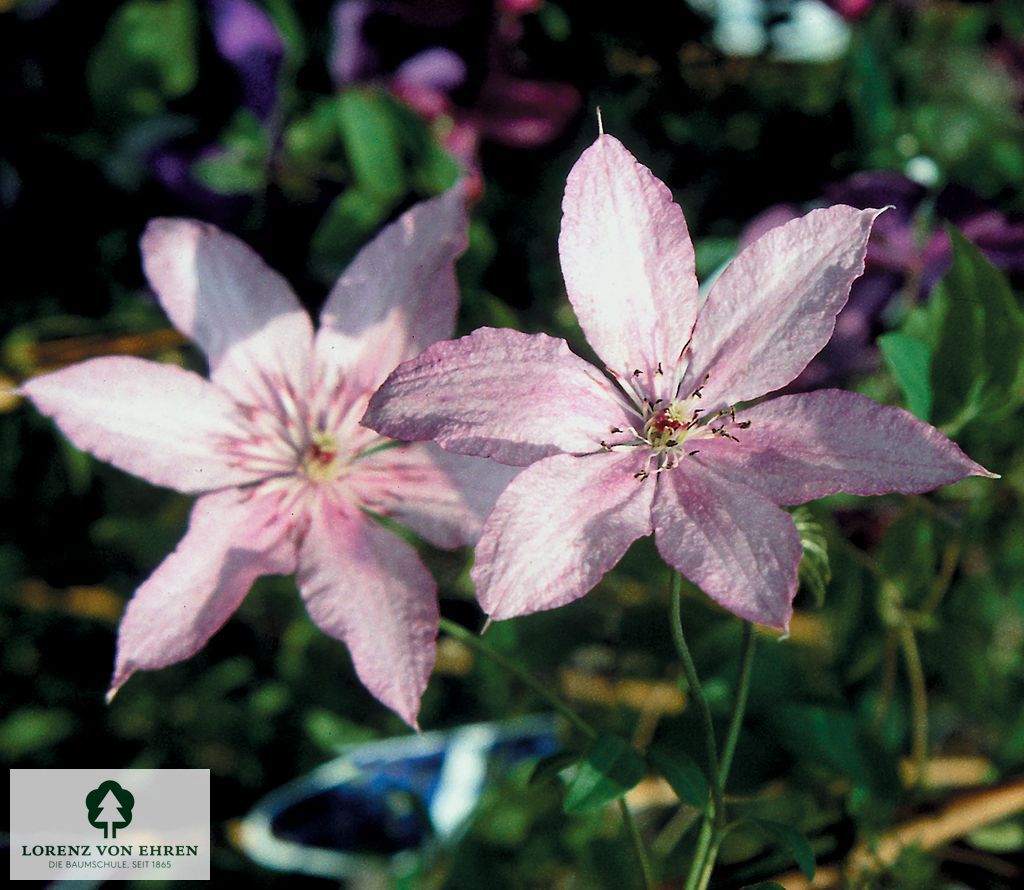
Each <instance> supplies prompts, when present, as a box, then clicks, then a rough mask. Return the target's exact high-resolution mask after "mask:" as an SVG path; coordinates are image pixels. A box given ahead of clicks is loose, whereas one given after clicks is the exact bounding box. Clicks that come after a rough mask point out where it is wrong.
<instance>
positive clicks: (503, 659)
mask: <svg viewBox="0 0 1024 890" xmlns="http://www.w3.org/2000/svg"><path fill="white" fill-rule="evenodd" d="M440 626H441V630H443V631H444V632H445V633H446V634H448V635H449V636H452V637H455V638H456V639H457V640H461V641H462V642H463V643H465V644H466V645H467V646H470V647H472V648H473V649H476V651H477V652H479V653H481V654H482V655H486V656H487V657H488V658H489V659H490V660H491V661H493V662H494V663H495V664H496V665H498V666H499V667H500V668H502V669H503V670H506V671H508V672H509V673H510V674H512V676H513V677H515V678H516V679H517V680H519V682H520V683H522V684H523V685H524V686H527V687H529V688H530V689H531V690H533V692H535V693H536V694H537V695H538V696H540V697H541V698H542V699H544V701H546V702H547V703H548V704H549V705H551V707H553V708H554V709H555V710H556V711H558V713H559V714H561V715H562V716H563V717H565V719H566V720H568V721H569V722H570V723H571V724H572V725H573V726H575V727H576V728H577V729H578V730H579V731H580V732H582V733H583V734H584V735H585V736H587V738H591V739H596V738H597V730H596V729H594V727H593V726H591V725H590V724H589V723H587V721H586V720H584V719H583V718H582V717H581V716H580V715H579V714H577V713H576V712H575V711H574V710H573V709H572V708H571V707H569V705H567V704H566V703H565V702H564V701H562V700H561V699H560V698H559V697H558V696H557V695H555V693H553V692H552V691H551V690H550V689H548V687H547V686H545V685H544V684H543V683H541V681H540V680H538V679H537V678H536V677H534V676H533V674H531V673H530V672H529V671H527V670H526V669H525V668H522V667H520V666H519V665H518V664H516V663H515V662H514V661H512V659H511V658H508V657H507V656H506V655H504V654H502V653H501V652H499V651H498V650H497V649H495V648H494V647H493V646H492V645H491V644H490V643H488V642H486V641H485V640H484V638H483V637H481V636H477V634H475V633H473V632H472V631H468V630H466V628H464V627H463V626H462V625H461V624H456V623H455V622H454V621H451V620H449V619H448V618H442V619H441V624H440Z"/></svg>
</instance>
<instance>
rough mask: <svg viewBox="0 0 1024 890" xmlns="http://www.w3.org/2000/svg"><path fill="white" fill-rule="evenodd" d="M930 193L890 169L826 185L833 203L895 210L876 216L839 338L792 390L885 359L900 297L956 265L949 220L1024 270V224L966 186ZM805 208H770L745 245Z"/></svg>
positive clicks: (1010, 268)
mask: <svg viewBox="0 0 1024 890" xmlns="http://www.w3.org/2000/svg"><path fill="white" fill-rule="evenodd" d="M929 197H930V193H929V190H928V189H927V188H925V187H924V186H922V185H920V184H919V183H916V182H914V181H913V180H910V179H908V178H907V177H905V176H902V175H900V174H899V173H895V172H892V171H886V170H880V171H871V172H864V173H856V174H854V175H853V176H851V177H850V178H849V179H846V180H844V181H842V182H839V183H835V184H833V185H831V186H829V187H828V188H826V189H825V200H826V203H828V204H832V203H842V204H850V205H852V206H854V207H861V208H864V207H885V206H890V207H891V208H892V209H891V210H889V212H888V213H884V214H882V216H880V217H879V218H878V220H877V222H876V223H875V226H874V228H873V230H872V232H871V239H870V240H869V241H868V250H867V258H866V261H865V270H864V274H863V275H862V276H861V277H860V278H859V279H857V281H855V282H854V284H853V289H852V290H851V292H850V300H849V302H848V303H847V305H846V307H845V308H844V309H843V311H842V312H841V313H840V314H839V316H838V317H837V319H836V330H835V334H834V335H833V337H832V340H831V341H830V342H829V344H828V346H826V347H825V349H824V350H822V352H821V354H820V355H819V356H818V357H817V358H816V359H815V360H814V361H813V362H811V364H810V365H808V367H807V368H806V370H804V372H803V373H802V374H801V375H800V376H799V377H798V378H797V379H796V381H794V383H793V384H792V386H791V387H790V388H791V389H792V390H802V389H812V388H814V387H818V386H823V385H826V384H832V383H835V382H839V381H842V380H845V379H848V378H850V377H851V376H854V375H857V374H863V373H867V372H869V371H872V370H874V369H875V368H876V367H877V366H878V352H877V350H876V349H875V347H874V340H875V337H876V336H877V335H878V334H879V333H880V331H881V325H882V314H883V312H884V311H885V309H886V307H887V306H888V305H889V303H890V301H891V300H892V298H893V297H894V296H895V295H896V294H898V293H901V292H903V293H907V294H908V295H909V296H910V297H911V298H913V299H924V298H926V297H927V296H928V294H929V293H930V292H931V289H932V288H933V287H934V286H935V284H936V283H937V282H938V281H939V279H941V278H942V276H943V275H945V274H946V272H947V271H949V267H950V265H951V263H952V259H953V255H952V248H951V246H950V243H949V236H948V235H947V234H946V231H945V228H944V226H943V224H944V223H945V222H950V223H952V224H953V225H955V226H957V228H959V229H960V230H961V231H962V232H963V233H964V235H965V236H966V237H967V238H968V239H969V240H971V241H973V242H974V243H975V244H976V245H977V246H978V248H979V249H980V250H981V252H982V253H984V254H985V256H987V257H988V259H989V260H990V261H991V262H992V263H994V264H995V265H996V266H998V267H999V268H1001V269H1002V270H1003V271H1005V272H1009V273H1014V272H1024V223H1015V222H1011V221H1009V220H1007V218H1006V217H1005V216H1004V215H1003V214H1002V213H1000V212H999V211H997V210H995V209H993V208H992V207H990V206H989V205H988V204H986V203H985V202H984V201H983V200H982V199H981V198H979V197H978V196H977V195H975V194H974V193H972V192H970V191H968V190H967V189H964V188H962V187H959V186H955V185H950V186H947V187H946V188H944V189H943V190H942V191H941V192H940V193H939V194H938V196H937V197H936V198H935V200H934V203H931V202H929V201H928V200H927V199H928V198H929ZM799 215H800V210H799V209H798V208H796V207H794V206H792V205H787V204H781V205H776V206H774V207H771V208H769V209H768V210H766V211H764V212H763V213H762V214H760V215H759V216H758V217H756V218H755V219H754V220H752V221H751V222H750V224H749V225H748V226H747V228H746V229H745V230H744V231H743V233H742V234H741V236H740V246H741V247H743V246H745V245H747V244H750V243H751V242H753V241H755V240H756V239H757V238H759V237H760V236H761V235H763V234H764V233H765V232H767V231H769V230H771V229H773V228H775V227H776V226H778V225H781V224H783V223H785V222H788V221H789V220H791V219H795V218H796V217H797V216H799ZM922 231H923V232H924V233H925V234H924V236H923V237H922Z"/></svg>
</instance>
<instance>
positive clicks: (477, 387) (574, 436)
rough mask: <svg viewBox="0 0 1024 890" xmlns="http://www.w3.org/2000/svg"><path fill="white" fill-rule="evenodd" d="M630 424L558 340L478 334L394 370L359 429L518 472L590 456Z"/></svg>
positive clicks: (603, 383) (622, 406)
mask: <svg viewBox="0 0 1024 890" xmlns="http://www.w3.org/2000/svg"><path fill="white" fill-rule="evenodd" d="M634 422H635V418H633V417H632V416H631V414H630V413H629V411H628V409H627V408H626V403H625V400H624V399H623V398H621V397H620V396H619V395H618V393H617V392H616V390H615V388H614V386H613V385H612V384H611V383H610V382H609V381H608V380H606V379H605V378H604V377H603V376H602V375H601V373H600V372H599V371H598V370H597V369H596V368H594V367H593V366H592V365H590V364H589V363H587V362H585V361H583V359H581V358H579V357H578V356H576V355H574V354H573V353H572V352H570V351H569V347H568V346H567V345H566V343H565V341H564V340H557V339H555V338H553V337H548V336H546V335H544V334H522V333H519V332H518V331H511V330H505V329H500V330H499V329H495V328H480V329H479V330H477V331H474V332H473V333H472V334H470V335H469V336H466V337H463V338H462V339H461V340H453V341H445V342H441V343H435V344H434V345H433V346H431V347H429V348H428V349H426V350H425V351H424V352H423V353H422V354H420V355H419V356H417V357H416V358H415V359H413V360H412V361H408V362H405V363H404V364H402V365H400V366H399V367H398V368H397V369H396V370H395V372H394V373H393V374H392V375H391V376H390V377H389V378H388V379H387V381H386V382H385V383H384V385H383V386H382V387H381V388H380V390H378V392H377V393H376V394H375V395H374V397H373V399H371V401H370V407H369V409H368V410H367V412H366V415H365V416H364V417H363V423H364V425H366V426H369V427H370V428H371V429H375V430H377V431H378V432H379V433H382V434H383V435H385V436H390V437H391V438H393V439H406V440H420V439H434V440H435V441H437V442H438V444H440V445H441V446H443V447H444V448H447V449H448V450H449V451H455V452H458V453H459V454H471V455H474V456H476V457H490V458H493V459H494V460H496V461H498V462H500V463H506V464H513V465H516V466H526V465H528V464H530V463H532V462H533V461H535V460H539V459H540V458H543V457H548V456H549V455H552V454H557V453H558V452H560V451H568V452H574V453H590V452H593V451H596V450H598V449H599V448H600V447H601V442H602V440H604V439H607V438H608V437H609V436H610V435H611V430H612V428H622V429H626V428H628V427H629V426H630V425H631V424H633V423H634Z"/></svg>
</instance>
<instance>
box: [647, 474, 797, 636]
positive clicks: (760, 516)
mask: <svg viewBox="0 0 1024 890" xmlns="http://www.w3.org/2000/svg"><path fill="white" fill-rule="evenodd" d="M701 456H702V457H703V454H701ZM653 516H654V540H655V543H656V544H657V546H658V552H659V553H660V554H661V555H662V557H663V558H664V560H665V561H666V562H667V563H668V564H669V565H670V566H672V567H673V568H674V569H676V570H677V571H679V572H681V573H682V574H683V575H685V576H686V577H687V578H689V579H690V580H691V581H692V582H693V583H694V584H696V585H697V586H698V587H700V588H701V590H703V591H704V592H705V593H706V594H707V595H708V596H710V597H711V598H712V599H713V600H715V602H717V603H718V604H719V605H721V606H722V607H723V608H726V609H728V610H729V611H730V612H732V613H733V614H734V615H739V617H740V618H745V619H746V620H747V621H753V622H756V623H757V624H764V625H767V626H768V627H775V628H779V629H780V630H785V629H786V628H787V627H788V625H789V619H790V617H791V616H792V614H793V597H794V596H795V595H796V588H797V567H798V566H799V564H800V556H801V553H802V549H801V546H800V535H799V533H798V532H797V530H796V526H795V525H794V524H793V520H792V518H790V516H789V514H788V513H786V512H785V511H784V510H781V509H780V508H779V507H777V506H775V504H773V503H772V502H771V501H769V500H768V499H767V498H764V497H762V496H761V495H759V494H758V493H757V492H756V491H754V490H753V489H751V488H747V487H746V486H745V485H739V484H737V483H735V482H730V481H728V480H726V479H723V478H721V477H719V476H716V475H715V474H714V473H712V472H711V471H709V469H708V467H706V466H702V465H701V464H700V463H699V462H698V459H697V458H693V459H691V460H684V461H682V462H681V463H680V464H679V466H677V467H676V468H675V469H673V470H670V471H669V472H667V473H662V474H661V475H660V476H659V477H658V491H657V494H656V495H655V498H654V508H653Z"/></svg>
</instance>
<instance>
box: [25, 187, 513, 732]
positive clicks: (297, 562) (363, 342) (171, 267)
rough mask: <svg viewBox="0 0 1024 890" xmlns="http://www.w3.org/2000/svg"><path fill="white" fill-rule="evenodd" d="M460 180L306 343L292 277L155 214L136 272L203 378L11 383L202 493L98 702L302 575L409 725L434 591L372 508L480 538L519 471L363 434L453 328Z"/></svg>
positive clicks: (111, 453) (387, 238) (155, 367)
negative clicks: (416, 362)
mask: <svg viewBox="0 0 1024 890" xmlns="http://www.w3.org/2000/svg"><path fill="white" fill-rule="evenodd" d="M465 244H466V216H465V207H464V196H463V194H462V190H461V189H460V188H455V189H452V190H451V191H449V192H448V193H446V194H444V195H442V196H440V197H438V198H435V199H433V200H430V201H426V202H423V203H422V204H419V205H417V206H416V207H413V208H412V209H411V210H410V211H408V212H407V213H406V214H405V215H403V216H402V217H401V218H400V219H399V220H397V221H396V222H395V223H393V224H392V225H390V226H389V227H388V228H386V229H384V230H383V231H382V232H381V233H380V234H379V235H378V236H377V237H376V238H375V239H374V240H373V241H372V242H370V243H369V244H368V245H367V246H366V247H365V248H364V249H363V250H362V251H361V252H360V254H359V255H358V256H357V257H356V259H355V261H354V262H353V263H352V265H351V266H350V267H349V268H348V270H347V271H346V272H345V274H344V275H343V276H342V277H341V278H340V280H339V281H338V282H337V284H336V285H335V286H334V289H333V290H332V291H331V294H330V296H329V297H328V299H327V302H326V304H325V305H324V307H323V311H322V312H321V315H320V327H319V330H318V331H317V332H316V333H315V334H314V331H313V325H312V322H311V320H310V318H309V315H308V314H307V313H306V312H305V310H304V309H303V308H302V307H301V306H300V304H299V302H298V300H297V299H296V297H295V296H294V294H293V293H292V291H291V289H290V288H289V286H288V284H287V283H286V282H285V281H284V279H283V278H281V277H280V276H279V275H278V274H277V273H276V272H274V271H272V270H271V269H269V268H268V267H267V266H266V265H264V263H263V262H262V261H261V260H260V258H259V257H257V256H256V254H254V253H253V252H252V251H251V250H250V249H249V248H248V247H247V246H246V245H245V244H243V243H242V242H241V241H239V240H238V239H236V238H234V237H233V236H231V235H228V234H226V233H225V232H222V231H220V230H218V229H216V228H214V227H212V226H209V225H204V224H202V223H198V222H193V221H190V220H179V219H159V220H155V221H153V222H152V223H150V225H149V227H148V228H147V230H146V233H145V235H144V236H143V239H142V253H143V258H144V265H145V270H146V274H147V276H148V278H149V281H150V283H151V284H152V286H153V289H154V290H155V291H156V294H157V296H158V297H159V299H160V302H161V304H162V306H163V308H164V309H165V311H166V312H167V314H168V316H170V318H171V321H172V322H173V323H174V324H175V325H176V326H177V327H178V328H179V329H180V330H181V331H182V332H183V333H184V334H186V335H187V336H189V337H191V338H192V339H193V340H194V341H195V342H196V343H197V344H198V345H199V346H200V347H201V348H202V349H203V351H204V352H205V354H206V357H207V359H208V362H209V366H210V380H208V381H207V380H205V379H203V378H202V377H200V376H199V375H197V374H194V373H193V372H191V371H187V370H183V369H182V368H179V367H176V366H172V365H166V364H157V363H155V362H149V361H144V360H141V359H136V358H126V357H116V358H115V357H111V358H99V359H93V360H91V361H87V362H83V363H81V364H78V365H74V366H72V367H69V368H66V369H64V370H61V371H58V372H56V373H53V374H48V375H45V376H42V377H38V378H35V379H33V380H30V381H28V382H27V383H25V384H24V386H23V387H22V389H21V391H22V393H23V394H24V395H26V396H28V398H30V399H31V400H32V401H33V402H34V403H35V405H36V407H37V408H39V410H40V411H42V412H43V413H45V414H47V415H50V416H51V417H53V418H54V419H55V420H56V422H57V424H58V426H59V427H60V428H61V430H62V431H63V432H64V433H65V435H67V437H68V438H69V439H70V440H71V441H72V442H73V443H74V444H75V445H77V446H78V447H79V448H82V449H84V450H86V451H89V452H91V453H92V454H94V455H95V456H96V457H99V458H101V459H102V460H106V461H109V462H110V463H112V464H114V465H115V466H117V467H119V468H121V469H123V470H126V471H128V472H129V473H134V474H135V475H137V476H141V477H142V478H144V479H146V480H147V481H149V482H152V483H154V484H156V485H163V486H167V487H170V488H174V489H177V490H178V491H181V492H186V493H196V494H199V495H200V497H199V499H198V500H197V501H196V503H195V506H194V507H193V510H192V516H191V521H190V523H189V529H188V532H187V533H186V535H185V537H184V539H183V540H182V541H181V543H180V544H179V545H178V548H177V549H176V550H175V552H174V553H173V554H171V555H170V556H169V557H167V559H166V560H164V562H163V563H162V564H161V565H160V566H159V567H158V568H157V569H156V571H155V572H154V573H153V574H152V575H151V576H150V577H149V579H148V580H147V581H146V582H145V583H144V584H143V585H142V586H141V587H140V588H139V589H138V590H137V591H136V593H135V596H134V597H133V598H132V600H131V602H130V603H129V605H128V608H127V611H126V612H125V615H124V618H123V619H122V621H121V626H120V630H119V634H118V645H117V663H116V666H115V670H114V676H113V680H112V683H111V693H110V694H111V695H113V693H114V692H116V691H117V689H118V688H119V687H120V686H121V685H122V684H123V683H124V682H125V681H126V680H127V679H128V678H129V677H130V676H131V674H132V673H134V672H135V671H136V670H150V669H154V668H160V667H164V666H166V665H169V664H173V663H175V662H178V661H181V660H183V659H185V658H188V657H189V656H191V655H193V654H194V653H195V652H196V651H198V650H199V649H200V648H201V647H202V646H203V645H204V644H205V643H206V641H207V640H209V638H210V637H211V636H212V635H213V634H214V632H215V631H217V629H218V628H219V627H220V626H221V625H223V624H224V622H225V621H226V620H227V619H228V617H229V616H230V615H231V614H232V613H233V612H234V611H235V609H236V608H238V606H239V604H240V603H241V601H242V599H243V598H244V597H245V595H246V593H247V592H248V590H249V588H250V586H251V585H252V583H253V581H255V580H256V578H258V577H259V576H261V575H275V574H291V573H293V572H294V573H295V574H296V576H297V581H298V586H299V590H300V592H301V594H302V598H303V600H304V602H305V605H306V608H307V609H308V611H309V613H310V615H311V616H312V618H313V620H314V621H315V622H316V623H317V624H318V625H319V626H320V627H321V628H322V629H323V630H324V631H325V632H326V633H328V634H330V635H331V636H333V637H336V638H338V639H340V640H343V641H344V642H345V643H346V644H347V646H348V648H349V651H350V652H351V654H352V660H353V663H354V665H355V669H356V672H357V673H358V675H359V677H360V679H361V680H362V682H363V683H364V684H365V685H366V687H367V688H368V689H369V690H370V692H372V693H373V695H375V696H376V697H377V698H378V699H379V700H380V701H381V702H383V703H384V704H385V705H387V706H388V707H390V708H392V709H393V710H394V711H396V712H397V713H398V714H399V715H400V716H401V717H402V718H403V719H404V720H405V721H406V722H408V723H409V724H411V725H413V726H415V725H416V714H417V712H418V710H419V702H420V697H421V695H422V693H423V690H424V689H425V688H426V685H427V680H428V678H429V675H430V671H431V668H432V666H433V663H434V653H435V640H436V636H437V625H438V606H437V596H436V586H435V583H434V580H433V578H432V577H431V576H430V574H429V573H428V571H427V570H426V568H425V567H424V566H423V564H422V563H421V562H420V559H419V557H418V556H417V554H416V551H415V550H414V549H413V548H412V547H411V546H410V545H409V544H407V543H405V542H404V541H403V540H402V539H400V538H399V537H397V536H396V535H394V534H393V533H392V532H390V531H388V530H386V529H385V528H383V527H382V526H381V525H379V524H378V523H376V522H375V521H373V520H372V519H371V518H370V516H368V515H367V514H371V515H372V514H377V515H383V516H390V517H393V518H394V519H395V520H397V521H399V522H401V523H402V524H404V525H406V526H408V527H409V528H410V529H412V530H413V531H414V532H416V533H417V534H418V535H420V536H422V537H423V538H425V539H426V540H427V541H429V542H430V543H432V544H434V545H436V546H439V547H458V546H462V545H465V544H468V543H471V542H472V541H474V540H475V538H476V536H477V535H478V534H479V531H480V527H481V524H482V521H483V519H484V518H486V516H487V514H488V512H489V511H490V508H491V507H492V506H493V504H494V499H495V498H496V497H497V494H498V493H499V491H500V490H501V488H502V486H503V485H504V484H505V483H506V482H507V481H508V480H509V479H510V478H511V476H512V474H513V471H509V469H508V468H505V467H499V466H497V465H495V464H493V463H490V462H486V461H480V460H475V459H473V458H465V457H459V456H457V455H450V454H447V453H446V452H444V451H442V450H441V449H439V448H437V447H436V446H433V445H428V446H427V447H424V445H422V444H416V445H399V444H398V443H393V442H388V441H387V440H385V439H382V438H381V437H380V436H378V435H376V434H375V433H373V432H372V431H370V430H368V429H366V428H365V427H362V426H360V425H359V419H360V417H362V414H363V411H364V409H365V407H366V404H367V402H368V401H369V398H370V395H371V393H372V392H373V391H374V390H375V389H376V387H377V386H378V385H379V384H380V382H381V381H382V380H383V379H384V378H385V377H386V376H387V374H388V372H389V371H391V370H392V369H393V368H394V367H395V365H397V364H398V363H399V362H400V361H402V360H404V359H408V358H411V357H412V356H414V355H416V354H417V353H418V352H419V351H420V350H421V349H423V347H425V346H427V345H428V344H430V343H433V342H434V341H435V340H438V339H440V338H442V337H450V336H451V335H452V333H453V332H454V324H455V313H456V309H457V305H458V291H457V284H456V280H455V258H456V257H457V256H458V255H459V254H460V253H461V252H462V251H463V250H464V249H465Z"/></svg>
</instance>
